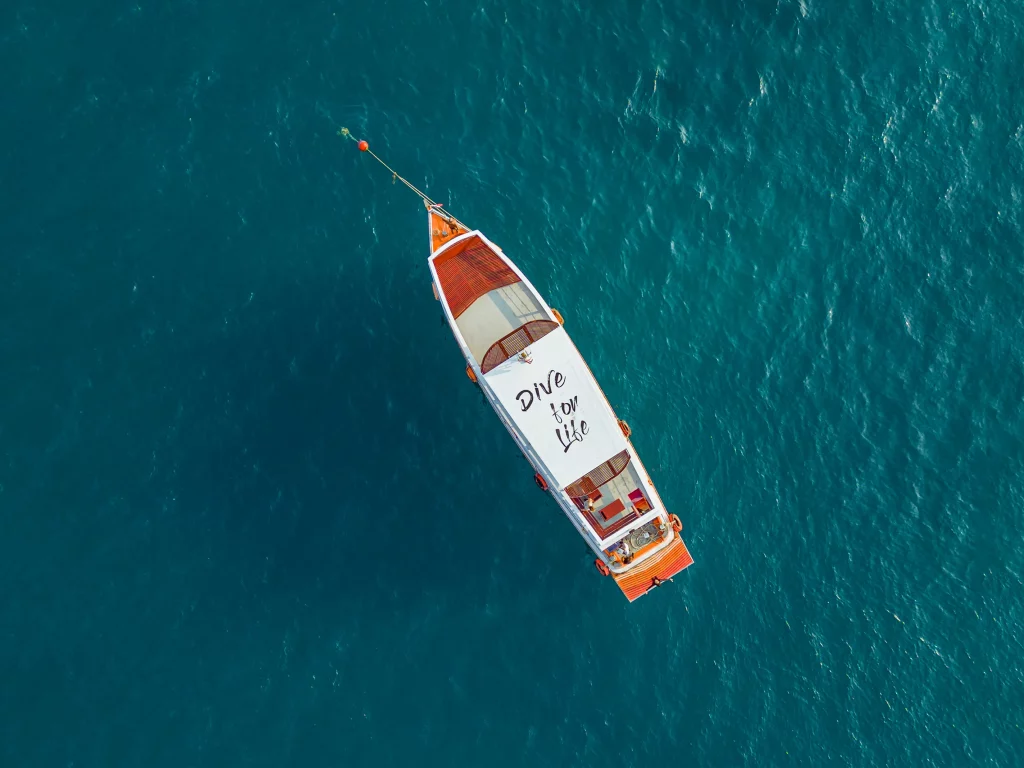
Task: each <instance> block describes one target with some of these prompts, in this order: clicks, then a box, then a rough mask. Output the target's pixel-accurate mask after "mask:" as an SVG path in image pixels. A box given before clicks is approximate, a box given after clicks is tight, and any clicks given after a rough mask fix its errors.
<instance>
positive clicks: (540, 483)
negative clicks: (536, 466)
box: [533, 472, 548, 491]
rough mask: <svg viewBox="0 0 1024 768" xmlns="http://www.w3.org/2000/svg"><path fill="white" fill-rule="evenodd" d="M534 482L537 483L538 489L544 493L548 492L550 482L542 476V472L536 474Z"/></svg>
mask: <svg viewBox="0 0 1024 768" xmlns="http://www.w3.org/2000/svg"><path fill="white" fill-rule="evenodd" d="M533 482H535V483H536V484H537V487H538V488H540V489H541V490H542V491H546V490H547V489H548V481H547V480H545V479H544V478H543V477H541V476H540V472H537V473H536V474H534V476H533Z"/></svg>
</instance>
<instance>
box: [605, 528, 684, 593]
mask: <svg viewBox="0 0 1024 768" xmlns="http://www.w3.org/2000/svg"><path fill="white" fill-rule="evenodd" d="M691 565H693V557H691V555H690V551H689V550H688V549H687V548H686V544H684V543H683V539H682V537H681V536H680V535H679V534H678V533H675V534H674V536H673V537H672V541H671V543H669V545H668V546H667V547H665V548H664V549H661V550H660V551H658V552H656V553H655V554H654V555H652V556H651V557H649V558H647V559H646V560H644V561H643V562H640V563H637V564H636V566H635V567H633V568H630V569H629V570H627V571H623V572H622V573H615V574H612V575H613V576H614V578H615V583H616V584H618V585H619V589H621V590H622V593H623V594H624V595H625V596H626V598H627V599H628V600H629V602H633V601H634V600H636V599H637V598H638V597H641V596H642V595H646V594H647V593H648V592H650V591H651V590H652V589H655V588H657V587H660V586H661V585H662V584H664V583H666V582H668V581H671V579H672V577H673V576H675V575H676V574H677V573H679V572H680V571H682V570H684V569H685V568H688V567H689V566H691Z"/></svg>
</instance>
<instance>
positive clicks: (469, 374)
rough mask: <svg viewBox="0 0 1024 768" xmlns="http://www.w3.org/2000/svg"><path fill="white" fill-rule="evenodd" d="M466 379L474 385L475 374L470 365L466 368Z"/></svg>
mask: <svg viewBox="0 0 1024 768" xmlns="http://www.w3.org/2000/svg"><path fill="white" fill-rule="evenodd" d="M466 377H467V378H468V379H469V380H470V381H472V382H473V383H474V384H476V374H475V373H473V367H472V366H471V365H467V366H466Z"/></svg>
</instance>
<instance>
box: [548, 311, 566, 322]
mask: <svg viewBox="0 0 1024 768" xmlns="http://www.w3.org/2000/svg"><path fill="white" fill-rule="evenodd" d="M551 314H552V315H554V316H555V320H557V321H558V324H559V325H565V320H563V319H562V313H561V312H559V311H558V310H557V309H554V308H552V310H551Z"/></svg>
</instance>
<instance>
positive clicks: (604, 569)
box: [594, 558, 612, 576]
mask: <svg viewBox="0 0 1024 768" xmlns="http://www.w3.org/2000/svg"><path fill="white" fill-rule="evenodd" d="M594 567H595V568H597V572H598V573H600V574H601V575H602V576H610V575H611V572H612V569H611V568H609V567H608V563H606V562H605V561H604V560H602V559H601V558H597V560H595V561H594Z"/></svg>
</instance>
